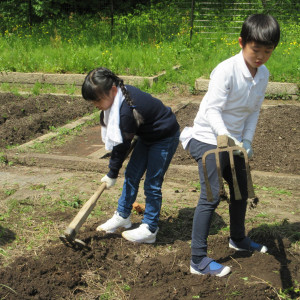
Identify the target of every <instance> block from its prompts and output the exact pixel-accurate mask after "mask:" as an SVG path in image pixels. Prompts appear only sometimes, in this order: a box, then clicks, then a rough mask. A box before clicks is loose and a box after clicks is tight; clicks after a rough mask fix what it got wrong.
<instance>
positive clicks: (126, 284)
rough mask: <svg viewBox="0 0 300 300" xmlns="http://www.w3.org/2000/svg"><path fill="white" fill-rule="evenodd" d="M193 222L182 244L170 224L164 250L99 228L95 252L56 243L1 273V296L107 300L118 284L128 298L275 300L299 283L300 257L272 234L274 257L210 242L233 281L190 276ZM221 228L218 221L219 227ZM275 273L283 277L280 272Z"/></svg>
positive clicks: (91, 240) (90, 231) (220, 240)
mask: <svg viewBox="0 0 300 300" xmlns="http://www.w3.org/2000/svg"><path fill="white" fill-rule="evenodd" d="M186 217H187V215H185V217H184V218H183V219H181V220H180V221H181V222H182V224H183V226H184V225H186V224H188V227H186V226H184V228H185V230H184V231H182V232H181V233H183V235H181V238H179V239H178V237H175V236H172V234H171V236H170V235H169V236H168V235H167V232H170V233H173V234H174V225H172V224H170V223H169V224H168V223H165V224H163V226H162V228H161V231H160V234H159V241H160V242H159V244H158V245H143V244H142V245H140V244H133V243H130V242H128V241H126V240H124V239H122V238H121V237H120V232H117V233H116V234H110V235H104V234H101V233H100V234H95V230H94V228H95V226H96V224H94V225H93V226H91V227H90V228H87V229H86V230H85V233H84V234H83V235H82V237H83V240H84V241H85V242H87V243H88V244H89V245H90V246H91V248H90V249H83V250H80V251H75V250H74V249H72V248H68V247H65V246H64V245H62V244H57V243H56V242H53V241H50V242H49V246H48V248H47V249H46V250H45V251H43V252H41V253H36V256H34V257H20V258H18V259H17V260H15V262H14V263H13V264H11V265H10V266H9V267H7V268H5V269H1V271H0V282H1V288H0V297H3V299H24V300H25V299H106V298H105V293H106V292H107V293H108V289H109V288H110V287H109V285H111V284H112V283H113V285H114V286H118V289H119V290H121V294H123V297H122V298H123V299H140V300H142V299H158V300H160V299H161V300H165V299H191V298H192V297H193V296H194V297H198V296H200V298H207V299H225V298H226V299H232V298H234V299H275V298H276V293H275V292H274V289H273V287H276V288H278V287H281V286H283V287H289V286H291V285H292V284H293V283H292V282H291V281H292V278H293V279H294V280H299V279H300V278H299V273H298V268H299V263H298V261H297V260H296V259H298V260H299V258H300V257H299V255H297V256H296V257H295V254H291V253H289V252H285V251H284V249H285V248H286V247H289V243H290V242H289V241H288V239H283V240H282V239H279V238H278V237H277V238H274V237H273V238H271V237H270V236H269V243H268V245H271V247H270V249H269V252H270V254H269V255H265V254H261V253H254V254H251V253H235V252H234V251H233V250H232V249H229V248H228V240H227V238H225V237H220V236H217V235H215V236H212V238H211V239H210V240H209V249H210V251H211V255H213V256H214V257H215V258H216V259H218V261H219V262H221V263H225V264H229V265H234V267H235V271H234V272H233V273H232V274H231V275H230V276H229V277H226V278H215V277H209V276H203V277H202V276H201V277H199V276H196V275H190V273H189V259H190V247H189V245H188V243H186V240H188V239H189V233H190V230H191V222H192V214H190V218H186ZM216 222H217V218H215V225H216ZM298 226H299V224H298ZM295 229H296V228H295ZM298 229H299V227H298ZM256 231H257V232H258V231H259V229H256ZM184 232H185V234H184ZM250 234H251V233H250ZM252 234H255V231H254V232H253V233H252ZM257 238H258V237H257V234H256V239H257ZM170 239H171V240H172V241H171V242H170ZM261 239H262V237H261ZM271 239H272V240H271ZM258 240H259V238H258ZM295 258H296V259H295ZM262 266H263V267H262ZM275 269H280V272H274V270H275ZM258 270H259V271H258ZM261 278H264V279H261ZM270 283H272V284H270ZM253 286H255V288H253ZM99 295H102V296H101V297H99ZM107 299H108V298H107ZM109 299H117V298H109ZM118 299H120V298H118Z"/></svg>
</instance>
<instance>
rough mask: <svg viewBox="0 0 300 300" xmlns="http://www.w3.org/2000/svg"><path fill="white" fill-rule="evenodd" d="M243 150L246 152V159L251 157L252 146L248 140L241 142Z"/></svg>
mask: <svg viewBox="0 0 300 300" xmlns="http://www.w3.org/2000/svg"><path fill="white" fill-rule="evenodd" d="M243 148H244V149H245V150H246V152H247V154H248V158H252V157H253V150H252V144H251V142H250V141H249V140H243Z"/></svg>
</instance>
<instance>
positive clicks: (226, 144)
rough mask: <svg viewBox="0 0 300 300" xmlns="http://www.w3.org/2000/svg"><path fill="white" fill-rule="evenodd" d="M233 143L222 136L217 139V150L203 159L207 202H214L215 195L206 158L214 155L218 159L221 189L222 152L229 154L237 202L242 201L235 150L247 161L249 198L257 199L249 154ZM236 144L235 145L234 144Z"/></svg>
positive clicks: (206, 154)
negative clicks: (234, 156) (235, 162)
mask: <svg viewBox="0 0 300 300" xmlns="http://www.w3.org/2000/svg"><path fill="white" fill-rule="evenodd" d="M231 143H232V142H231V141H230V139H229V138H228V136H226V135H220V136H218V137H217V148H216V149H213V150H209V151H207V152H205V153H204V155H203V157H202V164H203V173H204V179H205V185H206V191H207V200H208V201H213V195H212V191H211V186H210V183H209V180H208V174H207V169H206V157H207V156H208V155H209V154H214V155H215V158H216V165H217V171H218V179H219V186H220V187H221V186H222V185H223V177H222V174H221V165H220V156H219V155H220V153H221V152H228V153H229V161H230V168H231V175H232V180H233V188H234V196H235V199H236V200H241V199H242V196H241V192H240V189H239V185H238V181H237V177H236V171H235V166H234V159H233V152H234V151H235V150H238V151H241V152H242V153H243V156H244V159H245V166H246V173H247V189H248V198H255V193H254V189H253V182H252V177H251V173H250V167H249V159H248V155H247V152H246V150H245V149H244V148H242V147H238V146H230V144H231ZM233 144H234V143H233Z"/></svg>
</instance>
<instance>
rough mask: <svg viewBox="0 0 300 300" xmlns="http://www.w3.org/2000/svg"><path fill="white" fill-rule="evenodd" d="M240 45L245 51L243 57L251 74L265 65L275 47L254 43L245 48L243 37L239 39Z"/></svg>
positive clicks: (247, 44) (249, 43)
mask: <svg viewBox="0 0 300 300" xmlns="http://www.w3.org/2000/svg"><path fill="white" fill-rule="evenodd" d="M239 43H240V47H241V48H242V49H243V56H244V59H245V62H246V65H247V67H248V68H249V70H250V72H251V71H253V70H256V69H257V68H258V67H260V66H261V65H263V64H265V63H266V62H267V61H268V60H269V58H270V56H271V55H272V52H273V50H274V46H265V45H262V44H259V43H256V42H253V41H252V42H248V43H246V45H245V46H243V45H242V38H241V37H240V38H239Z"/></svg>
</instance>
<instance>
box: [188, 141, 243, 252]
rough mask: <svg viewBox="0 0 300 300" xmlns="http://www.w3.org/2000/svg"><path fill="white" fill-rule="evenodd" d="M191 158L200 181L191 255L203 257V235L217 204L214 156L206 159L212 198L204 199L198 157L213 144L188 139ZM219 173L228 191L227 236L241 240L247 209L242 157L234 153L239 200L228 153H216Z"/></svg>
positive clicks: (212, 147) (207, 229) (204, 241)
mask: <svg viewBox="0 0 300 300" xmlns="http://www.w3.org/2000/svg"><path fill="white" fill-rule="evenodd" d="M188 148H189V151H190V153H191V155H192V157H193V158H194V159H195V160H196V161H197V162H198V171H199V177H200V184H201V193H200V199H199V201H198V204H197V207H196V209H195V213H194V219H193V229H192V244H191V248H192V255H199V256H206V254H207V237H208V234H209V228H210V224H211V221H212V217H213V213H214V211H215V209H216V208H217V207H218V205H219V203H220V198H219V180H218V173H217V167H216V159H215V155H214V154H211V155H208V156H207V159H206V169H207V173H208V180H209V183H210V186H211V190H212V194H213V201H212V202H210V201H208V200H207V194H206V185H205V180H204V174H203V165H202V156H203V154H204V153H205V152H206V151H208V150H211V149H215V148H216V146H214V145H210V144H205V143H202V142H200V141H197V140H195V139H192V140H191V141H190V142H189V145H188ZM220 165H221V173H222V176H223V178H224V179H225V180H226V181H227V183H228V186H229V192H230V205H229V216H230V236H231V237H232V238H233V239H242V238H244V237H245V216H246V209H247V198H248V191H247V173H246V168H245V161H244V158H241V157H239V156H236V155H234V165H235V170H236V176H237V181H238V185H239V188H240V192H241V196H242V200H235V198H234V190H233V182H232V175H231V168H230V161H229V155H228V153H227V152H222V153H221V154H220Z"/></svg>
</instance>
